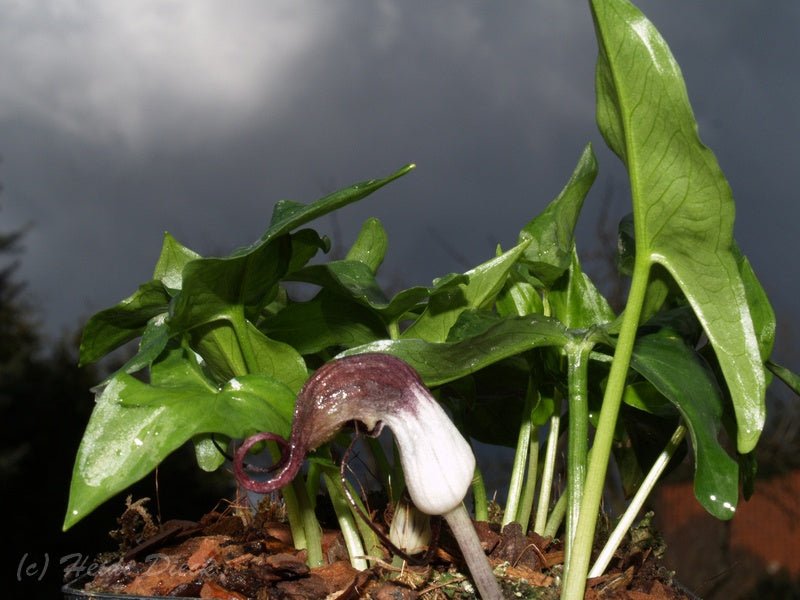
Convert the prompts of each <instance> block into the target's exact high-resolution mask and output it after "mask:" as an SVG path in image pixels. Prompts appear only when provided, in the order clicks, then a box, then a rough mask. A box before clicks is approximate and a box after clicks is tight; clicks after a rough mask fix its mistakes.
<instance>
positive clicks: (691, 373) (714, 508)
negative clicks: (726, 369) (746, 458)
mask: <svg viewBox="0 0 800 600" xmlns="http://www.w3.org/2000/svg"><path fill="white" fill-rule="evenodd" d="M631 366H632V367H633V369H634V370H636V371H637V372H638V373H640V374H641V375H642V376H644V377H645V378H646V379H647V380H648V381H649V382H650V383H651V384H653V386H654V387H655V389H657V390H658V391H659V392H660V393H661V394H663V395H664V397H666V398H667V399H668V400H669V401H670V402H672V403H673V404H674V405H675V407H676V408H677V409H678V411H680V413H681V416H682V417H683V419H684V421H685V423H686V425H687V427H688V429H689V433H690V435H691V439H692V446H693V447H694V452H695V477H694V493H695V496H696V497H697V500H698V501H699V502H700V504H702V505H703V507H704V508H705V509H706V510H707V511H708V512H709V513H711V514H712V515H714V516H715V517H717V518H718V519H730V518H731V517H733V514H734V511H735V510H736V502H737V500H738V497H739V487H738V486H739V468H738V465H737V464H736V461H735V460H733V459H732V458H731V457H730V456H728V454H727V453H726V452H725V450H724V449H723V448H722V446H721V445H720V443H719V441H718V439H717V436H718V435H719V432H720V429H721V425H722V413H723V397H722V394H721V392H720V390H719V388H718V387H717V385H716V380H715V379H714V375H713V374H712V372H711V370H710V369H709V368H708V365H706V364H705V362H704V361H703V360H702V358H700V356H699V355H698V354H697V353H696V352H695V351H694V350H693V349H692V348H690V347H689V346H687V345H686V344H685V343H684V342H683V340H682V339H680V338H679V337H677V336H676V337H667V336H665V335H663V334H657V335H648V336H643V337H640V338H639V339H637V340H636V346H635V347H634V349H633V356H632V358H631Z"/></svg>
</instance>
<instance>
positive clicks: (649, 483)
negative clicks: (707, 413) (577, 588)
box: [589, 424, 686, 578]
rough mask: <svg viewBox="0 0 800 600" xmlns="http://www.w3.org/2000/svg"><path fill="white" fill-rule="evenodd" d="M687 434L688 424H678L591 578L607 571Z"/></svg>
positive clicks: (610, 540)
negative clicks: (615, 553)
mask: <svg viewBox="0 0 800 600" xmlns="http://www.w3.org/2000/svg"><path fill="white" fill-rule="evenodd" d="M685 436H686V426H685V425H683V424H681V425H678V427H677V428H676V429H675V432H674V433H673V434H672V437H671V438H670V440H669V442H667V445H666V446H665V447H664V450H662V452H661V454H659V455H658V458H656V460H655V462H654V463H653V466H652V467H650V471H649V472H648V473H647V476H646V477H645V478H644V481H642V484H641V485H640V486H639V489H638V490H636V494H635V495H634V496H633V499H632V500H631V502H630V504H629V505H628V508H626V509H625V512H624V513H623V514H622V517H620V520H619V522H618V523H617V525H616V527H614V531H612V532H611V535H610V536H609V537H608V541H606V545H605V546H604V547H603V549H602V550H601V551H600V554H599V555H598V557H597V559H596V560H595V562H594V565H593V566H592V568H591V570H590V571H589V578H592V577H600V575H602V574H603V573H604V572H605V570H606V568H608V563H609V562H611V559H612V558H613V556H614V552H616V550H617V548H618V547H619V545H620V543H621V542H622V539H623V538H624V537H625V534H626V533H627V532H628V530H629V529H630V528H631V525H633V521H634V520H635V519H636V515H638V514H639V511H640V510H641V509H642V506H643V505H644V502H645V500H647V497H648V496H649V495H650V492H651V491H653V488H654V487H655V485H656V483H657V482H658V479H659V477H661V474H662V473H663V472H664V469H666V468H667V465H668V464H669V461H670V459H671V458H672V455H673V454H675V451H676V450H677V449H678V446H679V445H680V443H681V441H682V440H683V438H684V437H685Z"/></svg>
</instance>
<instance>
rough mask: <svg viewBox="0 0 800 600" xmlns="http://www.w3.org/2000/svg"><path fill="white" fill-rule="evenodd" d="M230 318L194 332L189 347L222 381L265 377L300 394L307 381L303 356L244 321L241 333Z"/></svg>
mask: <svg viewBox="0 0 800 600" xmlns="http://www.w3.org/2000/svg"><path fill="white" fill-rule="evenodd" d="M231 322H232V319H229V320H227V321H218V322H215V323H210V324H208V325H205V326H203V327H200V328H198V329H196V330H193V334H194V335H193V344H192V346H193V347H194V348H195V349H196V351H197V352H198V353H199V354H200V355H201V356H202V357H203V359H204V360H205V361H206V363H207V364H208V365H209V367H210V369H211V371H212V372H213V373H214V374H215V375H216V376H217V378H218V379H220V380H222V381H227V380H228V379H231V378H233V377H237V376H241V375H244V374H248V373H251V374H255V375H266V376H268V377H271V378H272V379H275V380H276V381H279V382H281V383H282V384H284V385H285V386H286V387H288V388H289V389H290V390H292V391H293V392H298V391H300V388H301V387H302V385H303V383H305V380H306V379H307V378H308V371H307V369H306V364H305V361H303V357H302V356H300V354H299V353H298V352H297V350H295V348H293V347H292V346H291V345H289V344H287V343H284V342H280V341H277V340H273V339H270V338H268V337H267V336H266V335H264V334H263V333H262V332H261V331H259V330H258V329H257V328H256V327H255V325H253V324H252V323H250V322H249V321H247V322H246V324H245V328H244V331H242V332H241V335H243V336H246V338H247V339H245V340H241V339H240V332H239V331H237V329H236V327H235V326H234V325H232V324H231ZM242 343H245V344H247V345H249V346H250V348H251V350H252V357H253V360H254V362H253V363H252V364H251V363H249V362H248V361H247V360H246V358H245V356H244V355H243V354H242V352H241V350H240V347H241V345H242Z"/></svg>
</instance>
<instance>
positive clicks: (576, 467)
mask: <svg viewBox="0 0 800 600" xmlns="http://www.w3.org/2000/svg"><path fill="white" fill-rule="evenodd" d="M591 349H592V346H591V345H590V344H589V343H588V342H585V341H582V342H579V343H569V344H567V347H566V352H567V363H568V367H567V385H568V388H569V398H568V399H567V403H568V406H569V423H568V426H569V437H568V439H567V532H566V536H565V540H564V541H565V546H564V564H565V565H566V566H567V568H569V564H570V562H569V559H570V554H571V553H572V544H573V542H574V541H575V532H576V531H577V527H578V521H579V518H580V513H581V501H582V498H583V488H584V483H585V482H586V463H587V454H588V452H589V398H588V391H587V390H588V387H589V386H588V379H589V373H588V365H589V352H591Z"/></svg>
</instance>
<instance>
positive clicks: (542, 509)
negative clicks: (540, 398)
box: [533, 406, 561, 535]
mask: <svg viewBox="0 0 800 600" xmlns="http://www.w3.org/2000/svg"><path fill="white" fill-rule="evenodd" d="M560 412H561V407H560V406H557V407H556V408H555V414H553V416H552V417H550V432H549V433H548V434H547V447H546V448H547V449H546V450H545V455H544V468H543V470H542V485H541V487H540V488H539V500H538V502H539V504H538V505H537V507H536V521H535V522H534V524H533V530H534V531H535V532H536V533H538V534H539V535H544V530H545V527H546V525H547V513H548V511H549V509H550V495H551V494H552V492H553V476H554V475H555V470H556V451H557V450H558V430H559V427H560V426H561V415H560Z"/></svg>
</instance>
